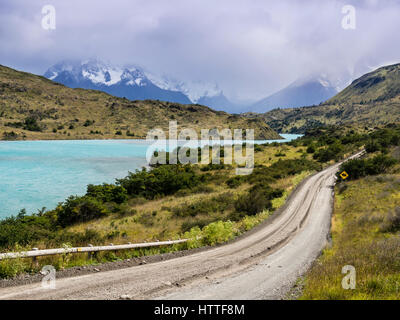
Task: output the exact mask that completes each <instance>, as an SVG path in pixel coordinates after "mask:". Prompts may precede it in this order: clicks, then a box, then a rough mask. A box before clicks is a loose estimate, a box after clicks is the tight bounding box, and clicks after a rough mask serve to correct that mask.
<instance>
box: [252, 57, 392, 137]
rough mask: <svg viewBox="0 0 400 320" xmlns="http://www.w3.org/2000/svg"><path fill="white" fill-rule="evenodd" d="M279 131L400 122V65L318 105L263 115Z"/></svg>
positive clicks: (380, 71)
mask: <svg viewBox="0 0 400 320" xmlns="http://www.w3.org/2000/svg"><path fill="white" fill-rule="evenodd" d="M248 116H249V117H250V118H257V117H262V118H264V119H265V120H266V122H267V123H268V124H269V125H270V126H271V127H272V128H273V129H275V130H278V131H279V132H305V131H306V130H307V129H310V128H315V127H318V126H321V125H340V126H352V127H354V126H355V127H357V126H358V127H362V128H364V127H375V126H381V125H385V124H389V123H397V122H400V64H395V65H391V66H386V67H382V68H379V69H377V70H375V71H373V72H371V73H368V74H365V75H364V76H362V77H361V78H359V79H357V80H355V81H353V82H352V83H351V85H350V86H348V87H347V88H346V89H344V90H343V91H341V92H340V93H338V94H337V95H336V96H334V97H333V98H331V99H330V100H328V101H326V102H325V103H322V104H320V105H318V106H310V107H303V108H291V109H275V110H272V111H270V112H267V113H265V114H263V115H261V116H259V115H254V114H253V115H248Z"/></svg>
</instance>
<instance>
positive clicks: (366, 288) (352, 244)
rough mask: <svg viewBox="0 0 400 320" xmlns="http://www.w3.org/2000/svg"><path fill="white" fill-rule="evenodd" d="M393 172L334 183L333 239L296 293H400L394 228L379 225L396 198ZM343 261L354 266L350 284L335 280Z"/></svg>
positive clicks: (399, 184)
mask: <svg viewBox="0 0 400 320" xmlns="http://www.w3.org/2000/svg"><path fill="white" fill-rule="evenodd" d="M399 154H400V150H399V148H397V149H396V152H395V154H394V156H396V157H397V158H398V157H399ZM396 172H397V173H396ZM398 172H399V169H398V168H397V169H394V170H393V172H392V174H383V175H379V176H374V177H372V176H369V177H365V178H362V179H359V180H355V181H350V182H344V183H341V184H339V185H338V186H337V187H336V195H335V209H334V215H333V218H332V241H333V245H332V247H330V248H327V249H325V250H324V252H323V255H322V256H321V258H320V259H319V260H318V261H317V262H316V263H315V264H314V266H313V268H312V269H311V271H310V272H309V274H308V275H307V278H306V281H305V288H304V292H303V296H302V299H400V239H399V233H398V231H395V230H391V231H389V230H388V229H387V228H385V225H386V223H387V220H388V215H389V214H390V213H393V212H394V210H395V208H396V206H397V207H398V206H399V203H400V174H399V173H398ZM345 265H352V266H354V267H355V269H356V289H355V290H344V289H343V288H342V286H341V281H342V278H343V277H344V275H343V274H341V270H342V267H343V266H345Z"/></svg>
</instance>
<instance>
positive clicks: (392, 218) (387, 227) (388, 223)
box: [380, 207, 400, 232]
mask: <svg viewBox="0 0 400 320" xmlns="http://www.w3.org/2000/svg"><path fill="white" fill-rule="evenodd" d="M398 230H400V207H396V208H395V209H394V210H393V211H389V213H388V215H387V217H386V219H385V221H384V222H383V223H382V225H381V227H380V231H381V232H397V231H398Z"/></svg>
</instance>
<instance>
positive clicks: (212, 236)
mask: <svg viewBox="0 0 400 320" xmlns="http://www.w3.org/2000/svg"><path fill="white" fill-rule="evenodd" d="M202 231H203V232H202V234H203V238H202V240H203V243H204V244H205V245H210V246H212V245H215V244H218V243H223V242H226V241H228V240H231V239H232V238H233V237H234V236H235V234H236V233H237V231H235V230H234V228H233V222H231V221H226V222H223V221H218V222H213V223H210V224H209V225H207V226H206V227H204V229H203V230H202Z"/></svg>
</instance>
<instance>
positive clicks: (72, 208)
mask: <svg viewBox="0 0 400 320" xmlns="http://www.w3.org/2000/svg"><path fill="white" fill-rule="evenodd" d="M56 212H57V216H58V220H57V222H58V224H60V225H61V226H62V227H66V226H69V225H72V224H75V223H78V222H86V221H90V220H94V219H98V218H101V217H104V216H105V215H106V214H107V210H106V208H105V207H104V205H103V203H102V202H100V201H99V200H97V199H95V198H92V197H89V196H83V197H77V196H70V197H69V198H68V199H67V200H66V201H65V202H64V203H62V204H61V205H59V206H58V207H57V209H56Z"/></svg>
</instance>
